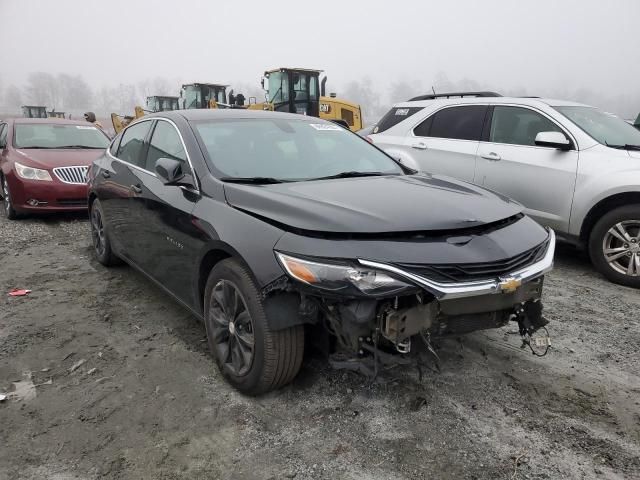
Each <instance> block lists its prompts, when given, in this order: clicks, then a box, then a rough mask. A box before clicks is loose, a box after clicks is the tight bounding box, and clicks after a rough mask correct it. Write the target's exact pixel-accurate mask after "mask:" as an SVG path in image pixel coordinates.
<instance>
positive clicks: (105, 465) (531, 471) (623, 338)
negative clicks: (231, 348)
mask: <svg viewBox="0 0 640 480" xmlns="http://www.w3.org/2000/svg"><path fill="white" fill-rule="evenodd" d="M89 243H90V239H89V233H88V224H87V221H86V219H85V218H83V217H82V216H80V217H62V218H61V217H55V218H53V217H52V218H32V219H26V220H21V221H17V222H8V221H7V220H5V219H4V218H2V217H1V216H0V393H8V394H9V397H8V398H7V399H6V400H4V401H1V402H0V441H1V448H0V479H2V480H5V479H11V480H13V479H57V480H62V479H94V478H109V479H111V478H114V479H120V478H122V479H125V478H126V479H129V478H132V479H205V478H206V479H281V478H296V479H325V478H326V479H337V478H340V479H342V478H344V479H354V480H355V479H418V478H420V479H423V478H429V479H492V480H493V479H564V478H568V479H591V478H597V479H600V478H601V479H633V478H636V479H638V478H640V377H639V375H638V372H639V371H640V368H639V367H640V354H639V347H640V317H639V316H638V308H639V307H640V293H639V292H638V291H635V290H631V289H627V288H624V287H619V286H615V285H613V284H610V283H608V282H607V281H605V280H604V279H603V278H601V277H600V276H599V275H598V274H596V273H594V271H593V269H592V268H591V266H590V265H589V263H588V261H587V260H586V259H585V258H584V257H583V256H582V255H581V254H580V253H578V252H575V251H574V250H572V249H569V248H561V249H560V251H559V253H558V256H557V265H556V269H555V270H554V271H553V272H552V273H551V274H550V275H548V277H547V281H546V286H545V288H546V291H545V295H544V300H545V307H546V310H545V311H546V316H547V317H548V318H549V319H550V320H551V324H550V326H549V330H550V332H551V335H552V341H553V348H552V350H551V351H550V353H549V354H548V355H547V356H546V357H544V358H537V357H534V356H533V355H531V354H530V353H528V352H526V351H521V350H520V349H519V342H518V339H517V335H512V334H510V332H513V331H515V329H514V328H513V327H510V328H505V329H503V330H499V331H492V332H482V333H477V334H472V335H468V336H465V337H462V338H459V339H458V338H452V339H447V340H445V341H441V342H440V343H439V354H440V356H441V358H442V372H441V373H435V372H428V373H427V374H426V376H425V378H423V380H422V381H420V380H419V378H418V375H417V372H416V371H415V370H414V369H406V370H404V371H403V370H401V369H396V370H392V371H390V372H386V373H385V375H384V376H383V378H381V381H380V382H379V383H377V384H375V385H373V386H370V385H368V384H367V383H366V382H365V381H364V379H363V378H361V377H359V376H357V375H355V374H353V373H345V372H337V371H333V370H331V369H330V368H329V367H328V365H327V363H326V361H325V360H324V359H323V358H322V357H320V356H318V355H315V356H314V355H311V356H310V357H309V358H307V359H306V360H305V363H304V367H303V370H302V372H301V374H300V375H299V376H298V378H297V379H296V381H295V382H294V384H293V385H290V386H288V387H286V388H284V389H283V390H281V391H278V392H275V393H272V394H269V395H266V396H264V397H261V398H257V399H255V398H248V397H244V396H242V395H240V394H238V393H236V392H235V391H234V390H233V389H231V388H230V387H229V386H228V385H227V384H226V383H225V382H224V381H223V380H222V378H221V376H220V374H219V373H218V372H217V370H216V369H215V367H214V365H213V362H212V360H211V358H210V357H209V355H208V353H207V350H206V343H205V332H204V327H203V326H202V325H201V324H199V323H198V322H197V321H196V320H195V319H194V318H193V317H191V316H190V315H189V313H187V312H186V311H185V310H183V309H182V308H181V307H180V306H178V305H177V304H175V303H174V302H173V301H172V300H171V299H170V298H168V297H167V296H166V295H165V294H163V293H162V292H161V291H160V290H158V289H157V288H156V287H155V286H153V285H152V284H151V283H150V282H149V281H147V280H146V279H144V278H143V277H142V276H141V275H139V274H138V273H136V272H135V271H134V270H132V269H131V268H128V267H119V268H116V269H112V270H108V269H106V268H104V267H102V266H101V265H99V264H97V263H96V262H95V261H94V260H93V258H92V255H91V251H90V245H89ZM14 287H18V288H28V289H31V290H32V293H31V294H30V295H28V296H27V297H9V296H7V292H8V291H9V290H10V289H12V288H14Z"/></svg>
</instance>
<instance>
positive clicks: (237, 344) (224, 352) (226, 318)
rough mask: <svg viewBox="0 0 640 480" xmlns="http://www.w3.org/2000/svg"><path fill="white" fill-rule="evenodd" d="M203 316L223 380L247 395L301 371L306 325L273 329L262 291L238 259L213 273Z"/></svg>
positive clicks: (225, 262) (274, 386)
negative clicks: (268, 319)
mask: <svg viewBox="0 0 640 480" xmlns="http://www.w3.org/2000/svg"><path fill="white" fill-rule="evenodd" d="M204 317H205V325H206V328H207V339H208V342H209V348H210V350H211V353H212V354H213V356H214V358H215V359H216V362H217V364H218V367H219V369H220V371H221V372H222V374H223V376H224V377H225V378H226V379H227V381H228V382H229V383H231V385H233V386H234V387H235V388H237V389H238V390H240V391H241V392H242V393H246V394H248V395H259V394H261V393H265V392H268V391H270V390H275V389H277V388H279V387H281V386H283V385H286V384H287V383H289V382H291V380H293V379H294V377H295V376H296V375H297V373H298V371H299V370H300V366H301V365H302V357H303V353H304V326H302V325H296V326H293V327H289V328H286V329H283V330H278V331H273V330H271V329H270V328H269V323H268V321H267V316H266V313H265V310H264V306H263V303H262V300H261V295H260V292H259V291H258V289H257V288H256V286H255V284H254V282H253V279H252V278H251V275H250V274H249V271H248V270H247V268H246V267H245V266H244V265H243V264H242V263H240V262H238V261H237V260H234V259H226V260H223V261H221V262H220V263H218V264H216V266H215V267H214V268H213V269H212V270H211V273H210V274H209V279H208V281H207V286H206V288H205V300H204Z"/></svg>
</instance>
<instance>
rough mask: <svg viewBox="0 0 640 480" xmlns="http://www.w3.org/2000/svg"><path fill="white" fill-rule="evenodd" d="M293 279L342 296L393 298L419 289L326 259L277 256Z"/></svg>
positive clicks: (348, 264)
mask: <svg viewBox="0 0 640 480" xmlns="http://www.w3.org/2000/svg"><path fill="white" fill-rule="evenodd" d="M276 257H277V258H278V260H279V262H280V264H281V265H282V267H283V268H284V269H285V271H286V272H287V273H288V274H289V276H290V277H291V278H293V279H295V280H297V281H299V282H302V283H305V284H307V285H311V286H312V287H316V288H319V289H322V290H326V291H328V292H331V293H336V294H342V295H363V294H364V295H367V296H392V295H397V294H400V293H403V292H405V291H409V290H414V289H416V286H415V285H412V284H410V283H407V282H404V281H403V280H400V279H398V278H395V277H393V276H391V275H389V274H388V273H386V272H383V271H381V270H375V269H372V268H369V267H363V266H361V265H356V264H355V263H349V262H340V261H334V260H329V259H327V260H324V259H313V260H310V259H307V258H300V257H293V256H291V255H288V254H285V253H280V252H276Z"/></svg>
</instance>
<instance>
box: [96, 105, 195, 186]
mask: <svg viewBox="0 0 640 480" xmlns="http://www.w3.org/2000/svg"><path fill="white" fill-rule="evenodd" d="M154 120H162V121H164V122H168V123H170V124H171V125H172V126H173V128H174V129H175V131H176V132H177V133H178V137H180V143H182V148H183V149H184V154H185V155H186V156H187V163H189V168H190V169H191V176H192V177H193V181H194V182H195V184H196V188H195V189H191V188H187V187H184V188H185V189H186V190H189V191H193V192H195V193H198V194H199V193H200V181H199V180H198V177H197V175H196V171H195V169H194V168H193V163H192V162H191V157H190V156H189V151H188V150H187V145H186V144H185V143H184V138H182V134H181V133H180V129H179V128H178V126H177V125H176V124H175V122H173V120H169V119H168V118H164V117H151V118H142V119H140V120H137V121H135V122H133V123H131V124H129V125H127V126H126V127H125V128H124V129H123V130H122V132H121V135H120V142H121V143H122V137H123V136H124V132H126V131H127V129H128V128H129V127H132V126H134V125H139V124H140V123H142V122H152V121H154ZM154 130H155V129H154ZM151 138H153V134H152V135H151ZM151 138H150V139H149V141H151ZM118 148H120V146H118ZM110 150H111V149H110V148H107V155H109V156H110V157H111V158H113V159H114V160H117V161H119V162H121V163H124V164H125V165H128V166H130V167H133V168H135V169H136V170H139V171H141V172H144V173H148V174H149V175H153V176H154V177H156V178H157V177H158V176H157V175H156V173H155V172H151V171H149V170H147V169H146V168H142V167H139V166H138V165H134V164H133V163H131V162H127V161H126V160H122V159H120V158H118V157H116V156H115V155H113V154H112V153H111V151H110Z"/></svg>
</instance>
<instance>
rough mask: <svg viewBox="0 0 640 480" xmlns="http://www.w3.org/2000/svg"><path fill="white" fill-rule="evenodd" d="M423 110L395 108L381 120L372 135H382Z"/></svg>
mask: <svg viewBox="0 0 640 480" xmlns="http://www.w3.org/2000/svg"><path fill="white" fill-rule="evenodd" d="M422 108H423V107H394V108H392V109H391V110H389V111H388V112H387V113H386V114H385V116H384V117H382V118H381V119H380V121H379V122H378V124H377V125H376V126H375V127H374V128H373V131H372V132H371V133H382V132H384V131H385V130H389V129H390V128H391V127H393V126H395V125H397V124H399V123H400V122H402V121H403V120H406V119H407V118H409V117H410V116H411V115H414V114H415V113H416V112H419V111H420V110H422Z"/></svg>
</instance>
